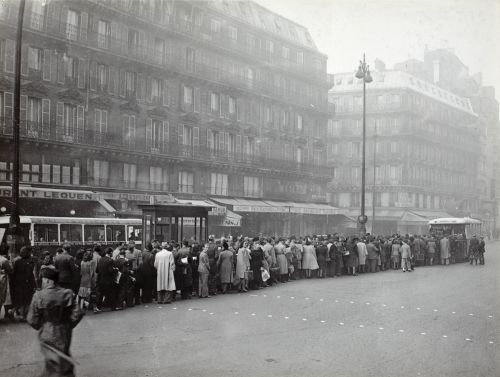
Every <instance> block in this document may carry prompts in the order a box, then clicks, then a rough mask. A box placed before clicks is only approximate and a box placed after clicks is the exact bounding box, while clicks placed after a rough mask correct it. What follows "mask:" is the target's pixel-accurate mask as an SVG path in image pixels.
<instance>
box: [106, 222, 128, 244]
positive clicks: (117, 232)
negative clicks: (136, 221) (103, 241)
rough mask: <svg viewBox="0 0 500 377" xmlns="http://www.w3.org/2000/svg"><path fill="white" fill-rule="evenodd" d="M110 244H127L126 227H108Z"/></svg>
mask: <svg viewBox="0 0 500 377" xmlns="http://www.w3.org/2000/svg"><path fill="white" fill-rule="evenodd" d="M106 233H107V238H108V242H110V241H113V242H125V241H126V240H125V226H123V225H108V226H107V227H106Z"/></svg>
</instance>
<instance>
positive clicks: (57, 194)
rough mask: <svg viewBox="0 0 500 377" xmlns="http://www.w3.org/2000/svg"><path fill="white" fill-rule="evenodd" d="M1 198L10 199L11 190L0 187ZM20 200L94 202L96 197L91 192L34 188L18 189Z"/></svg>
mask: <svg viewBox="0 0 500 377" xmlns="http://www.w3.org/2000/svg"><path fill="white" fill-rule="evenodd" d="M0 196H1V197H7V198H9V197H12V189H10V188H5V187H1V188H0ZM19 197H20V198H36V199H64V200H85V201H95V200H97V197H96V195H95V194H93V193H91V192H88V193H87V192H78V191H72V190H44V189H34V188H20V189H19Z"/></svg>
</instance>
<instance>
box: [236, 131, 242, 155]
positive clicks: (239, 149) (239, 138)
mask: <svg viewBox="0 0 500 377" xmlns="http://www.w3.org/2000/svg"><path fill="white" fill-rule="evenodd" d="M236 153H237V154H238V155H239V154H241V135H236Z"/></svg>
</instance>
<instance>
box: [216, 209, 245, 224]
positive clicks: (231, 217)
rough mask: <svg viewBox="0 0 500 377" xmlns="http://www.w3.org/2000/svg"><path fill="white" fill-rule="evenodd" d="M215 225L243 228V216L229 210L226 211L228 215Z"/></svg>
mask: <svg viewBox="0 0 500 377" xmlns="http://www.w3.org/2000/svg"><path fill="white" fill-rule="evenodd" d="M214 225H219V226H230V227H237V226H241V216H240V215H238V214H237V213H234V212H233V211H231V210H229V209H226V215H225V216H224V217H222V218H221V219H220V221H219V222H217V221H216V222H215V224H214Z"/></svg>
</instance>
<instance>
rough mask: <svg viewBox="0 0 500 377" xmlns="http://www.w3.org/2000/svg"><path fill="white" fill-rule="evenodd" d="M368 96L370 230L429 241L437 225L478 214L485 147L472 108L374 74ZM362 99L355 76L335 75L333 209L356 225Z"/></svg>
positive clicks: (396, 74)
mask: <svg viewBox="0 0 500 377" xmlns="http://www.w3.org/2000/svg"><path fill="white" fill-rule="evenodd" d="M366 90H367V95H366V119H367V125H366V129H367V131H366V135H367V138H366V201H365V204H366V210H365V214H366V215H367V216H368V218H369V222H368V224H367V229H368V230H371V231H374V232H376V233H384V234H391V233H395V232H400V233H403V234H404V233H425V232H427V230H428V226H427V221H428V220H429V219H431V218H436V217H445V216H450V215H456V214H459V213H461V212H467V213H468V214H470V213H475V212H476V211H477V210H478V208H479V206H480V201H479V193H478V188H477V186H476V183H477V177H476V169H477V166H478V162H479V157H480V144H479V137H478V135H479V134H478V131H477V128H476V122H477V118H478V117H477V114H476V113H475V112H474V111H473V109H472V106H471V103H470V101H469V100H468V99H466V98H463V97H460V96H458V95H456V94H453V93H451V92H450V91H447V90H444V89H442V88H440V87H438V86H436V85H434V84H432V83H431V82H429V81H427V80H424V79H422V78H420V77H418V76H415V75H411V74H409V73H407V72H403V71H401V70H380V71H376V72H374V73H373V82H372V83H369V84H367V89H366ZM362 96H363V84H362V81H361V80H358V79H356V78H355V77H354V74H353V73H346V74H336V75H335V83H334V87H333V88H332V89H331V91H330V101H331V102H332V103H333V104H334V105H335V117H334V118H333V119H331V120H330V121H329V124H328V129H327V131H328V139H327V140H328V143H327V144H328V151H327V152H328V161H329V163H331V164H333V165H334V175H333V180H332V182H331V184H330V189H331V192H332V203H333V205H335V206H338V207H340V208H341V209H346V210H347V211H349V213H350V214H351V217H353V218H356V217H357V216H358V215H359V213H360V212H359V211H360V205H361V203H360V197H361V196H360V189H361V153H362V122H363V120H362V116H363V97H362ZM373 204H374V206H373ZM373 215H375V216H373ZM373 218H375V223H373Z"/></svg>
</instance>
